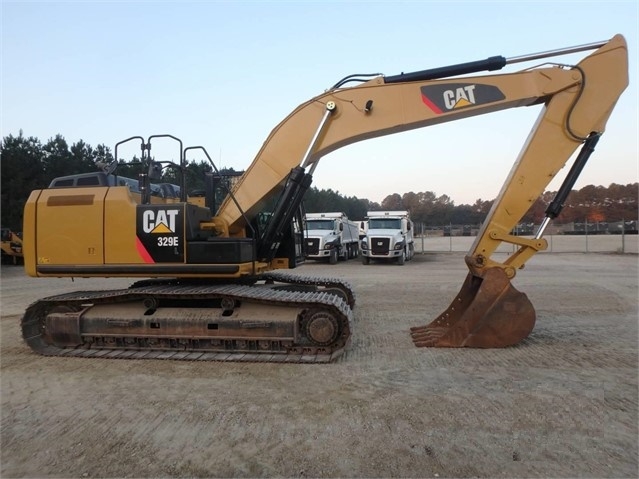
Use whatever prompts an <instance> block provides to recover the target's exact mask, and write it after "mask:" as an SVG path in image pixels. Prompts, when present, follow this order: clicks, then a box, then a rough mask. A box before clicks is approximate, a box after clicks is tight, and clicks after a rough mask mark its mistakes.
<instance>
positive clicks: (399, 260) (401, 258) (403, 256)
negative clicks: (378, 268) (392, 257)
mask: <svg viewBox="0 0 639 479" xmlns="http://www.w3.org/2000/svg"><path fill="white" fill-rule="evenodd" d="M405 262H406V250H404V251H402V254H401V255H399V258H397V264H398V265H400V266H403V265H404V263H405Z"/></svg>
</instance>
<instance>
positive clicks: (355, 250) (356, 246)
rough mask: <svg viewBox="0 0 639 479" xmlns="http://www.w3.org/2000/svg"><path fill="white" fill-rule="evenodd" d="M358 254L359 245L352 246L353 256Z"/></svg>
mask: <svg viewBox="0 0 639 479" xmlns="http://www.w3.org/2000/svg"><path fill="white" fill-rule="evenodd" d="M358 256H359V245H355V246H353V258H357V257H358Z"/></svg>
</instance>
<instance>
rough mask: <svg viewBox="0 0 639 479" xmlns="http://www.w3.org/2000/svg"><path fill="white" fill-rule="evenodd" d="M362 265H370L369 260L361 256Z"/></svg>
mask: <svg viewBox="0 0 639 479" xmlns="http://www.w3.org/2000/svg"><path fill="white" fill-rule="evenodd" d="M362 264H371V259H370V258H369V257H368V256H362Z"/></svg>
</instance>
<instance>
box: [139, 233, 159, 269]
mask: <svg viewBox="0 0 639 479" xmlns="http://www.w3.org/2000/svg"><path fill="white" fill-rule="evenodd" d="M135 247H136V248H137V250H138V254H139V255H140V257H141V258H142V259H143V260H144V262H145V263H155V261H153V258H151V255H150V254H149V252H148V251H147V250H146V248H145V247H144V245H143V244H142V241H140V238H138V237H137V236H136V237H135Z"/></svg>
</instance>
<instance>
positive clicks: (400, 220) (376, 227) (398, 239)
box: [360, 211, 415, 265]
mask: <svg viewBox="0 0 639 479" xmlns="http://www.w3.org/2000/svg"><path fill="white" fill-rule="evenodd" d="M367 225H368V228H367V231H366V236H365V237H364V238H363V239H362V240H361V241H360V250H361V254H362V263H363V264H365V265H366V264H370V261H371V259H375V260H379V259H381V260H387V261H396V262H397V264H399V265H403V264H404V263H405V262H406V261H409V260H411V259H412V258H413V256H414V254H415V246H414V242H413V229H414V228H413V222H412V221H411V219H410V217H409V214H408V211H369V212H368V216H367Z"/></svg>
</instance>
